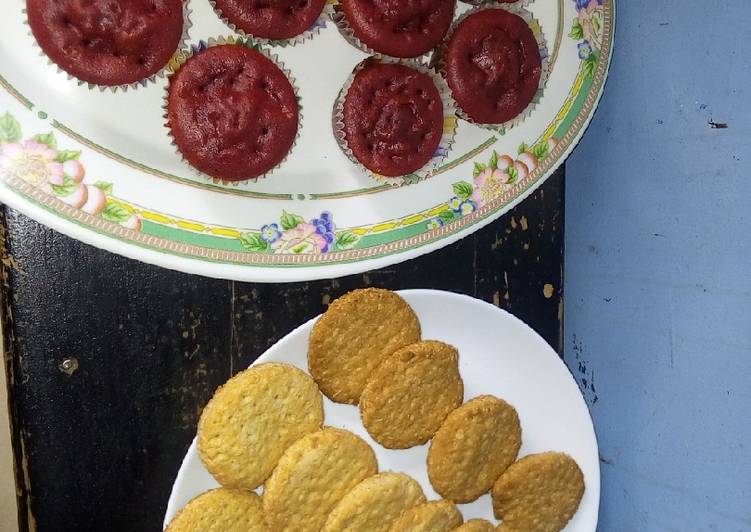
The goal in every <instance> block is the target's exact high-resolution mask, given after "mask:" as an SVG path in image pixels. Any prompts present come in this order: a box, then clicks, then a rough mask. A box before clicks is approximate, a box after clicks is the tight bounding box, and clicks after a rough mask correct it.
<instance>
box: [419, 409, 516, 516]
mask: <svg viewBox="0 0 751 532" xmlns="http://www.w3.org/2000/svg"><path fill="white" fill-rule="evenodd" d="M521 443H522V430H521V425H520V424H519V416H518V415H517V413H516V410H514V407H513V406H511V405H509V404H508V403H507V402H505V401H503V400H502V399H498V398H496V397H493V396H490V395H482V396H480V397H475V398H474V399H472V400H470V401H467V402H466V403H465V404H463V405H462V406H460V407H459V408H457V409H456V410H454V411H453V412H451V413H450V414H449V415H448V417H447V418H446V420H445V421H444V422H443V424H442V425H441V428H439V429H438V431H437V432H436V433H435V436H434V437H433V440H432V441H431V442H430V449H429V451H428V476H429V477H430V483H431V484H432V485H433V488H434V489H435V490H436V491H437V492H438V493H439V494H440V495H441V496H442V497H444V498H446V499H449V500H452V501H454V502H458V503H467V502H471V501H474V500H475V499H477V498H478V497H480V495H482V494H483V493H487V492H488V491H489V490H490V488H491V487H492V486H493V482H495V481H496V479H497V478H498V477H499V476H500V475H501V473H503V472H504V471H505V470H506V468H508V466H510V465H511V464H512V463H514V460H516V455H517V454H518V453H519V447H521Z"/></svg>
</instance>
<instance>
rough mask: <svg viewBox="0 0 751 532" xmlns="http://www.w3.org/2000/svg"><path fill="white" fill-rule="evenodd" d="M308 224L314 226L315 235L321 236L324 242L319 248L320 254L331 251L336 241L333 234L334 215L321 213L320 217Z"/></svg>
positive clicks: (325, 212)
mask: <svg viewBox="0 0 751 532" xmlns="http://www.w3.org/2000/svg"><path fill="white" fill-rule="evenodd" d="M310 223H311V224H312V225H314V226H315V228H316V233H317V234H319V235H321V236H322V237H323V239H324V241H325V242H326V243H325V245H323V246H322V247H321V252H323V253H326V252H327V251H329V250H330V249H331V246H332V245H333V244H334V241H335V240H336V235H335V234H334V229H335V226H334V215H332V214H331V213H330V212H328V211H323V212H322V213H321V216H319V217H318V218H313V219H312V220H311V221H310Z"/></svg>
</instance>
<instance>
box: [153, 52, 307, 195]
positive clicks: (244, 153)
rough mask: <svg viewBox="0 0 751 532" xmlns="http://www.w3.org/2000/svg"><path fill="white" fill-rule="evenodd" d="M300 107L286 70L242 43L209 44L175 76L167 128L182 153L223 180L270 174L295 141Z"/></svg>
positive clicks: (237, 179) (170, 85)
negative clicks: (285, 72)
mask: <svg viewBox="0 0 751 532" xmlns="http://www.w3.org/2000/svg"><path fill="white" fill-rule="evenodd" d="M298 122H299V108H298V104H297V97H296V95H295V90H294V88H293V86H292V84H291V83H290V81H289V79H287V76H286V75H285V74H284V72H283V71H282V70H281V69H280V68H279V67H278V66H277V65H276V64H275V63H274V62H273V61H272V60H270V59H269V58H268V57H266V56H265V55H264V54H263V53H261V52H259V51H257V50H254V49H251V48H248V47H246V46H243V45H240V44H222V45H217V46H210V47H209V48H206V49H205V50H203V51H199V52H197V53H196V54H195V55H193V56H192V57H190V58H189V59H188V60H187V61H186V62H185V64H184V65H182V67H181V68H180V69H179V70H178V71H177V72H176V73H174V74H173V75H172V76H171V77H170V82H169V88H168V95H167V125H168V127H169V128H170V130H171V134H172V137H173V138H174V140H175V144H176V145H177V147H178V148H179V150H180V153H181V154H182V156H183V157H184V158H185V160H186V161H188V162H189V163H190V164H191V165H193V166H194V167H196V168H197V169H198V170H200V171H201V172H203V173H205V174H207V175H209V176H211V177H214V178H218V179H222V180H224V181H242V180H245V179H251V178H254V177H258V176H260V175H263V174H265V173H267V172H269V171H270V170H272V169H273V168H274V167H276V166H277V165H278V164H279V163H280V162H281V161H282V160H284V158H285V157H286V156H287V153H288V152H289V150H290V148H291V147H292V145H293V144H294V142H295V138H296V136H297V128H298Z"/></svg>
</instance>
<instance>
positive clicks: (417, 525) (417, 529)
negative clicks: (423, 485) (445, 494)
mask: <svg viewBox="0 0 751 532" xmlns="http://www.w3.org/2000/svg"><path fill="white" fill-rule="evenodd" d="M463 520H464V518H463V517H462V514H461V513H460V512H459V510H458V509H457V507H456V506H455V505H454V503H453V502H451V501H431V502H426V503H425V504H420V505H418V506H414V507H412V508H410V509H409V510H407V511H406V512H404V513H403V514H402V515H401V517H400V518H399V519H397V520H396V522H395V523H394V524H393V525H392V526H391V529H390V530H389V532H450V531H451V530H454V529H455V528H456V527H458V526H459V525H461V524H462V521H463Z"/></svg>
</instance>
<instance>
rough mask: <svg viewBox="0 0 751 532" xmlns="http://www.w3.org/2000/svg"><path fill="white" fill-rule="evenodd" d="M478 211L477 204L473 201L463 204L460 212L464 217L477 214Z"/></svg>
mask: <svg viewBox="0 0 751 532" xmlns="http://www.w3.org/2000/svg"><path fill="white" fill-rule="evenodd" d="M476 210H477V203H475V202H474V201H472V200H466V201H463V202H462V204H461V205H460V206H459V212H460V213H461V215H462V216H465V215H467V214H469V213H472V212H475V211H476Z"/></svg>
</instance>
